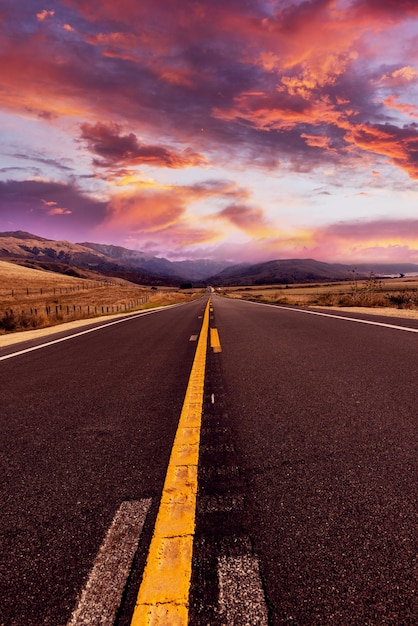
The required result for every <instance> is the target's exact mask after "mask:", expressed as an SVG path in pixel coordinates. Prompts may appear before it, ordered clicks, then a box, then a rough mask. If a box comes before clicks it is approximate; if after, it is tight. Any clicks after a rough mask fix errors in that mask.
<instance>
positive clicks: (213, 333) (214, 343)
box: [210, 328, 222, 352]
mask: <svg viewBox="0 0 418 626" xmlns="http://www.w3.org/2000/svg"><path fill="white" fill-rule="evenodd" d="M210 347H211V348H213V351H214V352H222V348H221V340H220V339H219V333H218V329H217V328H211V329H210Z"/></svg>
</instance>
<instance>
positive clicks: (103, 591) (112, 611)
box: [67, 499, 151, 626]
mask: <svg viewBox="0 0 418 626" xmlns="http://www.w3.org/2000/svg"><path fill="white" fill-rule="evenodd" d="M150 505H151V499H144V500H133V501H125V502H122V503H121V505H120V507H119V509H118V510H117V511H116V513H115V516H114V518H113V521H112V524H111V525H110V527H109V530H108V531H107V534H106V536H105V538H104V540H103V543H102V545H101V547H100V549H99V551H98V553H97V556H96V559H95V561H94V564H93V567H92V569H91V571H90V574H89V577H88V579H87V583H86V585H85V587H84V589H83V591H82V593H81V595H80V597H79V600H78V603H77V606H76V608H75V609H74V611H73V613H72V615H71V617H70V619H69V621H68V622H67V626H83V625H85V626H88V625H89V624H113V623H114V620H115V618H116V613H117V611H118V609H119V607H120V603H121V599H122V594H123V590H124V588H125V585H126V581H127V578H128V576H129V572H130V569H131V565H132V560H133V558H134V556H135V552H136V549H137V546H138V542H139V538H140V536H141V533H142V528H143V526H144V522H145V518H146V516H147V513H148V510H149V508H150Z"/></svg>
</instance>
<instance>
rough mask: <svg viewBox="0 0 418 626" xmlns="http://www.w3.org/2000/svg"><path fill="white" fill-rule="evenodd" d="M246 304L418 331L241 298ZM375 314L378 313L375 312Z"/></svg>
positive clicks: (414, 331)
mask: <svg viewBox="0 0 418 626" xmlns="http://www.w3.org/2000/svg"><path fill="white" fill-rule="evenodd" d="M243 302H248V304H255V305H256V306H268V307H270V308H272V309H284V310H285V311H293V312H295V313H306V314H308V315H319V316H321V317H330V318H331V319H337V320H345V321H347V322H357V323H358V324H370V325H371V326H383V328H393V329H395V330H405V331H406V332H408V333H418V328H409V327H408V326H397V325H395V324H385V323H384V322H373V321H372V320H362V319H357V318H355V317H346V316H345V315H338V313H337V314H335V315H331V314H330V313H320V312H319V311H307V310H306V309H296V308H295V309H293V308H292V307H289V306H281V305H276V304H266V303H265V302H251V300H243ZM376 315H379V314H378V313H376Z"/></svg>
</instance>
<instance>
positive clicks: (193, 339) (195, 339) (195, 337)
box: [189, 335, 199, 341]
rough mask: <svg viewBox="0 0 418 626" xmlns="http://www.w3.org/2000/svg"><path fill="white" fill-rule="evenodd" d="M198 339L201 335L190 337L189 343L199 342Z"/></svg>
mask: <svg viewBox="0 0 418 626" xmlns="http://www.w3.org/2000/svg"><path fill="white" fill-rule="evenodd" d="M198 337H199V335H190V339H189V341H197V338H198Z"/></svg>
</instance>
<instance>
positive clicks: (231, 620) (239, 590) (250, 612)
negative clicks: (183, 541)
mask: <svg viewBox="0 0 418 626" xmlns="http://www.w3.org/2000/svg"><path fill="white" fill-rule="evenodd" d="M218 580H219V611H220V614H221V615H222V618H223V620H224V622H223V623H224V624H225V625H226V626H234V625H236V624H241V625H242V626H247V625H248V626H267V625H268V615H267V605H266V600H265V597H264V591H263V585H262V582H261V576H260V569H259V566H258V560H257V558H256V557H255V556H254V555H253V554H244V555H242V556H234V557H230V556H228V557H226V556H221V557H220V558H219V559H218Z"/></svg>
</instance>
